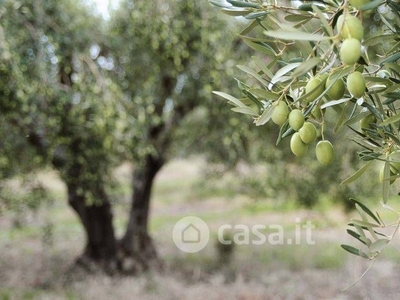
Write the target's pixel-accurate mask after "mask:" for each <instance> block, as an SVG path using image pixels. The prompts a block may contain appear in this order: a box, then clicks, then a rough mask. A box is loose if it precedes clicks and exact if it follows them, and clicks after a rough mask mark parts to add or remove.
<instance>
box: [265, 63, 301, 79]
mask: <svg viewBox="0 0 400 300" xmlns="http://www.w3.org/2000/svg"><path fill="white" fill-rule="evenodd" d="M300 64H301V63H292V64H288V65H286V66H284V67H283V68H281V69H279V70H278V71H277V72H276V73H275V76H274V77H273V78H272V79H271V81H272V82H277V81H278V79H279V78H281V77H282V76H284V75H285V74H287V73H289V72H290V71H292V70H293V69H295V68H297V67H298V66H300Z"/></svg>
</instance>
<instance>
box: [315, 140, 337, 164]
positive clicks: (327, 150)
mask: <svg viewBox="0 0 400 300" xmlns="http://www.w3.org/2000/svg"><path fill="white" fill-rule="evenodd" d="M315 154H316V156H317V160H318V161H319V162H320V163H321V164H322V165H324V166H329V165H330V164H331V163H332V162H333V160H334V158H335V152H334V150H333V146H332V144H331V142H329V141H326V140H325V141H320V142H318V144H317V146H316V147H315Z"/></svg>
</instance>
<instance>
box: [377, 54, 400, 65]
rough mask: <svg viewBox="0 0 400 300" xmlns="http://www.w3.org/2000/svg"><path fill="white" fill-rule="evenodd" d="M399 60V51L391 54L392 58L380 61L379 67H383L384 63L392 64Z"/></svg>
mask: <svg viewBox="0 0 400 300" xmlns="http://www.w3.org/2000/svg"><path fill="white" fill-rule="evenodd" d="M399 59H400V51H399V52H397V53H395V54H393V55H392V56H389V57H388V58H386V59H384V60H382V61H381V63H380V65H381V66H382V65H384V64H385V63H394V62H396V61H398V60H399Z"/></svg>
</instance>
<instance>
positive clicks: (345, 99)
mask: <svg viewBox="0 0 400 300" xmlns="http://www.w3.org/2000/svg"><path fill="white" fill-rule="evenodd" d="M349 100H351V98H343V99H340V100H332V101H329V102H327V103H325V104H322V105H321V109H324V108H327V107H331V106H335V105H339V104H342V103H346V102H348V101H349Z"/></svg>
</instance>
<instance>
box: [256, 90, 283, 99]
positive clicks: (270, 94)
mask: <svg viewBox="0 0 400 300" xmlns="http://www.w3.org/2000/svg"><path fill="white" fill-rule="evenodd" d="M249 92H251V93H252V94H254V95H256V96H258V97H260V98H263V99H265V100H278V99H279V97H280V95H279V94H277V93H274V92H270V91H267V90H263V89H250V90H249Z"/></svg>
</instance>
